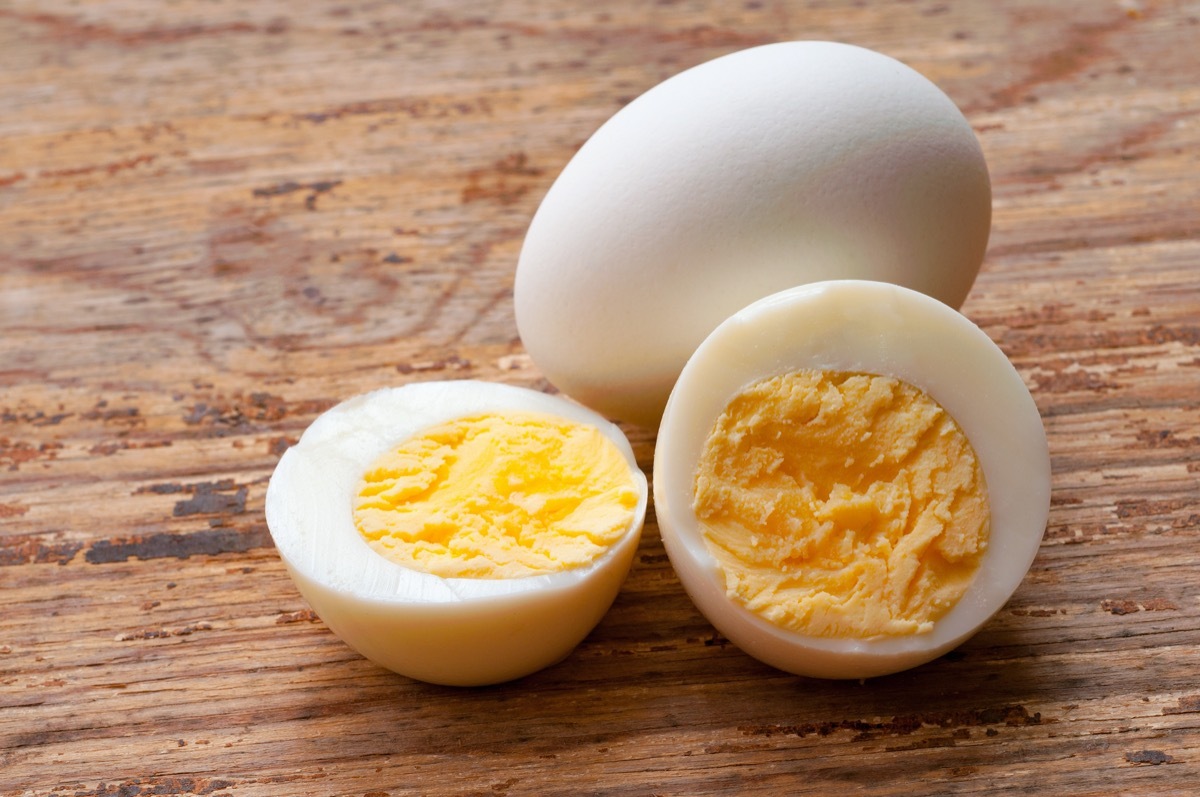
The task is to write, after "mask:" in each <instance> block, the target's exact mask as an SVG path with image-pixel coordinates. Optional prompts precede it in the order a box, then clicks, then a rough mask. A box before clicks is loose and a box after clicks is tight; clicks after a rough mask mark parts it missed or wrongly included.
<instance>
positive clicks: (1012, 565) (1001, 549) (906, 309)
mask: <svg viewBox="0 0 1200 797" xmlns="http://www.w3.org/2000/svg"><path fill="white" fill-rule="evenodd" d="M797 376H800V377H803V379H797V378H796V377H797ZM731 419H732V420H731ZM956 440H957V442H956ZM964 441H965V442H964ZM825 442H828V443H829V444H830V445H829V449H828V451H826V452H823V451H821V450H820V445H819V444H824V443H825ZM713 452H718V453H717V454H716V455H714V454H713ZM972 468H974V470H972ZM653 484H654V508H655V513H656V516H657V519H658V525H659V528H660V531H661V534H662V539H663V544H664V546H665V548H666V550H667V554H668V555H669V557H670V560H671V564H672V566H673V567H674V569H675V571H676V573H677V574H678V575H679V578H680V581H681V582H682V583H683V586H684V587H685V589H686V590H687V592H688V594H689V595H690V596H691V598H692V600H693V601H694V602H695V604H696V606H697V607H698V608H699V609H700V611H701V612H702V613H703V614H704V615H705V616H706V617H707V618H708V619H709V621H710V622H712V624H713V625H714V626H715V627H716V628H717V629H718V630H719V631H720V632H721V633H722V634H723V635H725V636H726V637H728V638H729V639H730V640H731V641H733V642H734V644H736V645H738V646H739V647H740V648H741V649H742V650H743V651H745V652H746V653H748V654H750V655H752V656H754V657H756V658H758V659H760V660H762V661H764V662H766V663H768V664H771V665H773V666H775V667H778V668H780V669H783V670H786V671H788V672H792V673H796V674H800V675H808V676H814V677H823V678H866V677H872V676H878V675H885V674H888V673H893V672H898V671H900V670H904V669H907V668H909V667H914V666H916V665H919V664H922V663H924V662H927V661H930V660H932V659H934V658H936V657H937V656H939V655H941V654H943V653H945V652H947V651H948V650H950V649H952V648H954V647H955V646H957V645H959V644H960V643H961V642H963V641H964V640H966V639H967V638H968V637H970V636H971V635H972V634H974V633H975V632H976V631H977V630H979V629H980V628H981V627H982V626H983V625H984V624H985V623H986V622H987V621H988V620H989V619H990V618H991V617H992V616H993V615H994V614H995V613H996V612H997V611H999V610H1000V608H1001V607H1002V606H1003V605H1004V604H1005V602H1006V601H1008V599H1009V598H1010V597H1011V596H1012V594H1013V592H1014V591H1015V590H1016V589H1017V587H1018V585H1019V584H1020V583H1021V581H1022V579H1023V578H1024V576H1025V574H1026V572H1027V571H1028V569H1029V567H1030V565H1031V563H1032V562H1033V559H1034V557H1035V555H1036V554H1037V552H1038V548H1039V545H1040V543H1041V539H1042V535H1043V533H1044V530H1045V526H1046V520H1047V516H1048V513H1049V506H1050V457H1049V450H1048V447H1047V441H1046V435H1045V431H1044V429H1043V426H1042V423H1041V418H1040V416H1039V413H1038V409H1037V407H1036V405H1035V404H1034V401H1033V399H1032V397H1031V396H1030V394H1029V391H1028V388H1027V387H1026V386H1025V384H1024V382H1023V380H1022V379H1021V377H1020V375H1019V373H1018V372H1017V371H1016V369H1015V368H1014V367H1013V366H1012V364H1011V363H1010V362H1009V361H1008V359H1007V358H1006V356H1005V355H1004V353H1003V352H1002V351H1001V349H1000V348H999V347H997V346H996V344H995V343H993V342H992V341H991V340H990V339H989V338H988V337H987V335H986V334H985V333H984V332H983V331H982V330H980V329H979V328H978V327H976V326H975V325H974V324H973V323H971V321H970V320H968V319H967V318H966V317H965V316H963V315H961V314H960V313H958V312H957V311H955V310H953V309H951V308H949V307H947V306H946V305H944V304H942V303H940V302H938V301H936V300H934V299H932V298H930V297H928V296H925V295H923V294H920V293H917V292H915V291H912V290H909V289H906V288H902V287H899V286H896V285H890V284H885V283H878V282H870V281H858V280H835V281H828V282H819V283H812V284H809V285H805V286H799V287H796V288H792V289H789V290H786V291H782V292H780V293H777V294H773V295H771V296H768V297H765V298H763V299H760V300H758V301H757V302H754V303H752V304H751V305H749V306H748V307H746V308H744V309H742V310H740V311H739V312H737V313H735V314H734V315H732V316H731V317H730V318H729V319H727V320H726V321H725V322H723V323H722V324H721V325H720V326H718V327H717V329H715V330H714V331H713V332H712V333H711V334H710V335H709V336H708V337H707V338H706V339H705V340H704V342H703V343H702V344H701V345H700V346H699V347H698V348H697V350H696V351H695V353H694V354H693V356H692V357H691V358H690V359H689V361H688V362H687V364H686V366H685V367H684V368H683V371H682V373H681V374H680V377H679V380H678V382H677V384H676V385H675V387H674V390H673V391H672V393H671V396H670V400H669V402H668V403H667V407H666V411H665V412H664V414H663V418H662V424H661V426H660V427H659V432H658V441H657V444H656V448H655V454H654V479H653ZM714 485H715V486H714ZM972 490H973V491H974V492H972ZM719 504H724V505H726V506H728V507H731V511H729V512H725V513H724V514H721V513H720V512H717V511H713V509H712V507H713V506H717V505H719Z"/></svg>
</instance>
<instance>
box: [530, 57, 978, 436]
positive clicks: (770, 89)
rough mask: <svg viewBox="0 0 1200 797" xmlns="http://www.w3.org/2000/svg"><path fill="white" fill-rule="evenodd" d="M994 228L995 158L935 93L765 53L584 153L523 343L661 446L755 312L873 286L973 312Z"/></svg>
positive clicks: (875, 74) (639, 112)
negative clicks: (843, 284) (661, 426)
mask: <svg viewBox="0 0 1200 797" xmlns="http://www.w3.org/2000/svg"><path fill="white" fill-rule="evenodd" d="M990 228H991V186H990V182H989V179H988V171H987V165H986V163H985V162H984V157H983V153H982V150H981V149H980V146H979V142H978V140H977V139H976V137H975V135H974V132H973V131H972V129H971V126H970V124H968V122H967V121H966V119H964V118H963V115H962V113H960V112H959V110H958V109H957V108H956V107H955V105H954V103H953V102H952V101H951V100H950V99H949V98H948V97H947V96H946V95H945V94H944V93H943V92H942V91H941V90H939V89H938V88H937V87H936V86H935V85H934V84H933V83H931V82H930V81H929V80H927V79H926V78H924V77H923V76H921V75H920V74H919V73H917V72H916V71H914V70H913V69H911V68H909V67H907V66H905V65H904V64H902V63H900V62H898V61H896V60H894V59H892V58H890V57H888V56H885V55H882V54H879V53H876V52H872V51H870V50H866V49H863V48H860V47H855V46H851V45H846V44H838V43H833V42H816V41H802V42H785V43H779V44H770V45H765V46H762V47H755V48H751V49H748V50H743V51H740V52H736V53H733V54H730V55H726V56H723V57H721V58H717V59H715V60H713V61H710V62H708V63H704V64H701V65H699V66H696V67H694V68H692V69H689V70H687V71H685V72H682V73H680V74H678V75H676V76H674V77H672V78H670V79H668V80H666V81H665V82H663V83H661V84H660V85H658V86H656V87H654V88H652V89H651V90H649V91H647V92H646V93H645V94H643V95H642V96H640V97H638V98H637V99H635V100H634V101H633V102H631V103H630V104H629V105H627V106H626V107H624V108H623V109H621V110H620V111H619V112H618V113H617V114H616V115H614V116H613V117H612V118H611V119H610V120H609V121H608V122H606V123H605V124H604V125H603V126H602V127H601V128H600V129H599V130H597V131H596V133H595V134H594V135H593V136H592V137H591V138H590V139H589V140H588V141H587V142H586V143H585V144H584V146H583V147H582V148H581V149H580V150H579V151H578V152H577V153H576V155H575V156H574V157H573V158H572V159H571V161H570V162H569V163H568V164H567V166H566V167H565V168H564V169H563V171H562V173H561V174H560V175H559V176H558V178H557V180H556V181H555V182H554V184H553V186H552V187H551V188H550V191H549V192H548V193H547V194H546V196H545V198H544V200H543V201H542V203H541V206H540V207H539V208H538V211H537V213H536V215H535V217H534V219H533V221H532V223H531V225H530V228H529V231H528V234H527V237H526V239H525V242H524V245H523V248H522V250H521V254H520V258H519V262H518V266H517V273H516V283H515V312H516V321H517V327H518V331H519V332H520V335H521V339H522V341H523V342H524V344H525V347H526V349H527V350H528V352H529V354H530V355H531V357H532V359H533V361H534V362H535V363H536V364H537V366H538V367H539V369H540V370H541V371H542V372H543V373H544V374H545V375H546V376H547V377H548V378H549V380H550V381H551V382H552V383H554V384H555V385H556V386H557V387H558V388H559V389H561V390H562V391H563V392H564V393H566V394H568V395H570V396H572V397H573V398H575V399H577V400H579V401H581V402H583V403H584V404H586V405H588V406H590V407H592V408H593V409H596V410H598V411H599V412H601V413H603V414H605V415H607V416H609V417H611V418H618V419H621V420H625V421H629V422H633V423H638V424H642V425H646V426H653V425H654V424H656V423H657V422H658V420H659V417H660V415H661V412H662V409H663V406H664V404H665V402H666V399H667V395H668V394H669V392H670V390H671V387H672V385H674V383H675V379H676V377H677V376H678V375H679V372H680V369H682V367H683V364H684V362H686V361H687V358H688V357H689V356H690V355H691V354H692V352H693V351H694V350H695V348H696V346H697V345H699V343H700V341H702V340H703V339H704V337H705V336H706V335H707V334H708V333H709V332H711V331H712V330H713V329H714V328H715V327H716V326H717V324H719V323H721V322H722V321H724V320H725V318H727V317H728V316H729V315H731V314H732V313H734V312H736V311H737V310H739V309H740V308H742V307H744V306H746V305H747V304H749V303H750V302H752V301H754V300H755V299H758V298H761V297H763V296H767V295H769V294H772V293H775V292H776V291H780V290H784V289H786V288H790V287H793V286H795V285H800V284H803V283H808V282H814V281H818V280H826V279H871V280H881V281H885V282H892V283H896V284H900V285H904V286H907V287H910V288H913V289H915V290H918V291H921V292H923V293H926V294H928V295H930V296H934V297H936V298H938V299H940V300H941V301H943V302H945V303H947V304H949V305H951V306H953V307H958V306H959V305H960V304H961V303H962V301H963V299H964V298H965V297H966V295H967V292H968V290H969V289H970V287H971V285H972V283H973V281H974V279H975V275H976V273H977V272H978V270H979V266H980V263H981V262H982V259H983V255H984V250H985V249H986V247H987V240H988V234H989V231H990Z"/></svg>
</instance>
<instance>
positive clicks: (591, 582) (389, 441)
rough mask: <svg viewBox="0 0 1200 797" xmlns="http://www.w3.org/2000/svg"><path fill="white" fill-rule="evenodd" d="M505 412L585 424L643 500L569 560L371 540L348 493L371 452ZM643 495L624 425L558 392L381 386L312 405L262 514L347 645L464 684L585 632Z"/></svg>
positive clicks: (539, 662) (616, 579)
mask: <svg viewBox="0 0 1200 797" xmlns="http://www.w3.org/2000/svg"><path fill="white" fill-rule="evenodd" d="M514 412H525V413H541V414H545V415H550V416H557V417H560V418H563V419H566V420H569V421H573V422H575V423H579V424H584V425H587V426H592V427H595V428H596V429H599V430H600V431H601V433H602V434H603V435H604V437H606V438H607V439H608V440H611V441H612V443H613V444H614V445H615V446H616V447H617V449H618V450H619V452H620V454H621V455H622V456H623V457H624V460H625V461H626V462H627V464H628V466H629V473H630V478H631V480H632V482H633V484H634V487H635V489H636V490H638V491H639V495H640V499H639V501H638V504H637V507H636V509H635V510H634V520H633V522H632V523H631V524H630V527H629V528H628V529H627V531H625V533H624V534H623V536H621V537H620V539H619V540H618V541H617V542H616V543H614V544H613V545H612V546H611V547H610V548H609V549H608V550H607V551H606V552H604V553H602V554H601V555H600V556H599V557H598V558H597V559H595V560H594V561H592V562H591V564H588V565H585V566H582V567H578V568H576V569H571V570H564V571H559V572H552V573H547V574H542V575H532V576H526V577H521V578H494V579H482V578H443V577H439V576H436V575H433V574H431V573H427V572H420V571H418V570H415V569H410V568H408V567H405V566H403V565H400V564H397V563H395V562H393V561H391V560H389V559H386V558H384V556H382V555H381V554H379V553H377V552H376V551H374V550H372V549H371V548H370V547H369V546H368V544H367V543H366V542H365V540H364V539H363V537H362V535H360V534H359V532H358V529H357V528H356V527H355V525H354V520H353V516H352V504H353V500H354V496H355V492H356V490H357V487H358V483H359V480H360V479H361V478H362V477H363V474H364V473H365V472H366V470H367V469H368V467H370V466H371V465H372V463H374V462H375V461H376V459H377V458H378V457H379V456H380V455H382V454H383V453H385V452H387V451H389V450H391V449H393V448H394V447H395V446H396V445H398V444H399V443H401V442H403V441H405V440H407V439H409V438H411V437H413V436H414V435H415V434H417V433H419V432H421V431H423V430H425V429H428V428H430V427H432V426H434V425H436V424H440V423H444V422H447V421H452V420H455V419H460V418H465V417H469V416H474V415H479V414H481V413H514ZM646 502H647V487H646V478H645V476H644V474H642V472H641V471H640V470H639V469H638V467H637V463H636V460H635V459H634V455H633V451H632V449H631V448H630V445H629V442H628V440H627V439H626V438H625V436H624V434H623V433H622V432H621V431H620V429H618V428H617V427H615V426H613V425H612V424H610V423H608V422H607V421H605V420H604V419H603V418H601V417H600V416H599V415H597V414H596V413H594V412H592V411H590V410H587V409H585V408H583V407H580V406H579V405H577V404H575V403H573V402H570V401H567V400H565V399H563V398H561V397H558V396H550V395H546V394H543V393H539V392H537V391H533V390H527V389H523V388H518V387H513V386H509V385H502V384H493V383H485V382H477V381H469V380H463V381H457V382H429V383H418V384H410V385H406V386H403V387H399V388H392V389H384V390H379V391H376V392H373V393H368V394H366V395H362V396H358V397H356V398H352V399H350V400H348V401H345V402H343V403H341V404H338V405H337V406H335V407H333V408H332V409H330V410H329V411H327V412H325V413H324V414H322V415H321V416H320V417H318V418H317V419H316V420H315V421H314V422H313V424H312V425H311V426H310V427H309V428H308V429H307V430H306V431H305V432H304V434H303V436H302V437H301V438H300V441H299V442H298V443H297V444H296V445H294V446H292V447H291V448H289V449H288V450H287V451H286V452H285V453H284V455H283V457H282V459H280V461H279V464H278V466H277V467H276V469H275V472H274V474H273V475H272V477H271V481H270V485H269V487H268V489H267V497H266V516H267V524H268V526H269V528H270V531H271V535H272V537H273V538H274V540H275V545H276V547H277V548H278V550H279V554H280V556H281V557H282V558H283V561H284V563H285V565H286V566H287V570H288V572H289V574H290V575H291V577H292V579H293V580H294V581H295V583H296V586H297V587H298V588H299V590H300V593H301V594H302V595H303V596H304V598H305V599H306V600H307V601H308V603H309V604H310V605H311V606H312V608H313V609H314V610H315V611H316V613H317V614H318V615H319V616H320V617H321V619H322V620H323V621H324V622H325V624H326V625H327V626H329V628H330V629H332V630H333V632H334V633H335V634H337V635H338V636H339V637H341V638H342V640H344V641H345V642H346V643H347V644H348V645H349V646H350V647H352V648H354V649H355V650H357V651H358V652H359V653H361V654H362V655H363V656H365V657H367V658H368V659H370V660H372V661H374V662H376V663H377V664H380V665H382V666H383V667H386V668H388V669H390V670H393V671H395V672H398V673H400V674H403V675H407V676H410V677H412V678H416V679H419V680H422V681H428V682H431V683H438V684H448V685H457V686H469V685H479V684H489V683H497V682H501V681H506V680H510V679H513V678H518V677H521V676H523V675H527V674H529V673H532V672H535V671H537V670H539V669H541V668H543V667H546V666H549V665H551V664H554V663H555V662H557V661H559V660H561V659H563V658H564V657H565V656H567V655H568V654H569V653H570V652H571V651H572V650H573V649H574V648H575V646H576V645H578V643H579V642H580V641H581V640H583V638H584V637H585V636H586V635H587V634H588V633H589V632H590V631H591V630H592V628H593V627H594V626H595V625H596V624H597V623H598V622H599V620H600V619H601V617H602V616H603V615H604V613H605V612H606V611H607V609H608V608H609V606H610V605H611V603H612V601H613V599H614V598H615V597H616V594H617V592H618V590H619V588H620V585H621V583H622V581H623V579H624V578H625V576H626V574H627V573H628V570H629V567H630V564H631V562H632V559H633V556H634V553H635V552H636V550H637V546H638V539H639V537H640V534H641V529H642V521H643V519H644V517H645V511H646Z"/></svg>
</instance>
